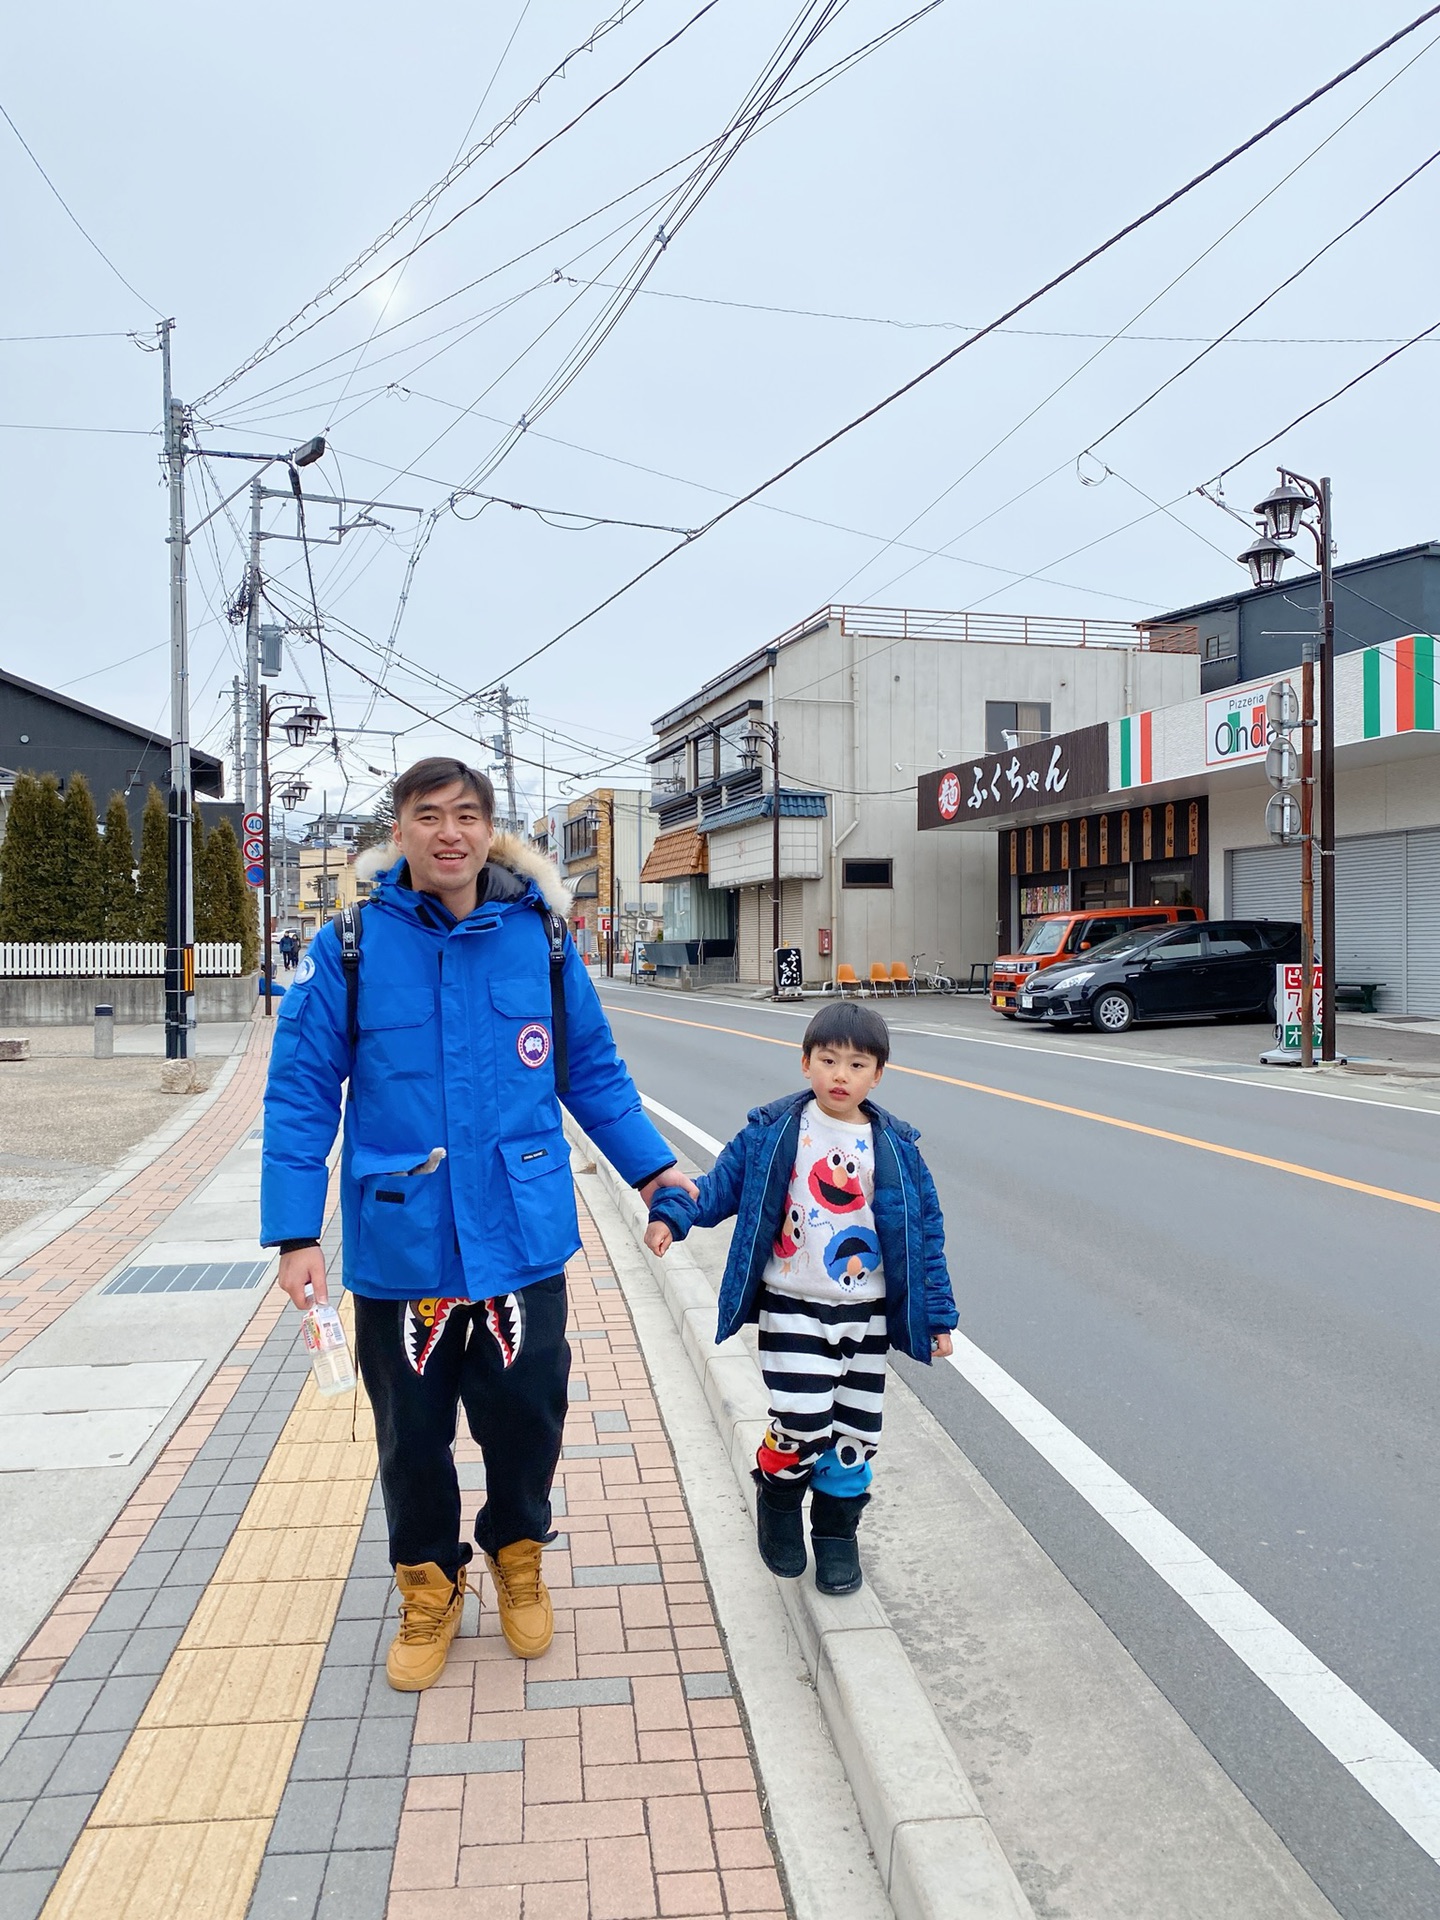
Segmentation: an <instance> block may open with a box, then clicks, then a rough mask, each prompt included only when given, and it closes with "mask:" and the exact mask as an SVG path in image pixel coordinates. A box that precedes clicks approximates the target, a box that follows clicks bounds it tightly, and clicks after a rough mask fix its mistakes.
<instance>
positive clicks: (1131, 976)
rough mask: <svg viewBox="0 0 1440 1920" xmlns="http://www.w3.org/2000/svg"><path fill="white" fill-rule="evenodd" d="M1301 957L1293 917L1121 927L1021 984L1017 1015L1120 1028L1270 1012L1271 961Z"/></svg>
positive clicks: (1272, 993)
mask: <svg viewBox="0 0 1440 1920" xmlns="http://www.w3.org/2000/svg"><path fill="white" fill-rule="evenodd" d="M1299 959H1300V927H1299V923H1298V922H1297V921H1291V920H1196V921H1194V922H1192V923H1191V924H1190V925H1188V926H1181V927H1166V928H1164V929H1163V930H1161V931H1160V932H1151V931H1149V930H1148V929H1146V930H1138V931H1136V932H1133V933H1122V934H1121V935H1120V936H1119V937H1118V938H1117V939H1114V940H1107V941H1105V942H1104V944H1103V945H1102V946H1098V947H1092V948H1091V949H1090V951H1089V952H1088V953H1087V954H1085V955H1084V956H1083V959H1082V960H1081V961H1080V962H1079V964H1077V965H1075V966H1065V965H1063V964H1062V965H1060V966H1058V967H1048V968H1046V970H1045V971H1044V972H1043V973H1040V974H1037V975H1036V976H1035V978H1034V981H1033V983H1031V982H1027V983H1026V985H1025V986H1024V987H1023V988H1022V990H1021V993H1020V998H1019V1003H1018V1005H1017V1006H1016V1008H1015V1014H1016V1018H1017V1019H1020V1020H1040V1021H1044V1023H1045V1024H1046V1025H1047V1026H1052V1027H1073V1026H1076V1025H1079V1024H1080V1023H1081V1022H1084V1023H1086V1024H1088V1025H1090V1026H1094V1027H1098V1028H1099V1029H1100V1031H1101V1032H1102V1033H1124V1032H1125V1030H1126V1028H1127V1027H1131V1026H1133V1025H1134V1024H1135V1022H1136V1021H1137V1020H1194V1019H1205V1018H1211V1019H1215V1018H1219V1017H1220V1016H1221V1015H1223V1014H1235V1015H1241V1016H1243V1015H1246V1014H1249V1015H1252V1016H1253V1017H1254V1018H1256V1019H1260V1018H1262V1017H1264V1018H1268V1019H1271V1020H1273V1019H1274V1017H1275V969H1276V967H1277V966H1281V965H1284V964H1286V963H1292V964H1294V963H1298V961H1299Z"/></svg>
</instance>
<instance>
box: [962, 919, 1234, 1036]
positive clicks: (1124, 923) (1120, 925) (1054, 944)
mask: <svg viewBox="0 0 1440 1920" xmlns="http://www.w3.org/2000/svg"><path fill="white" fill-rule="evenodd" d="M1203 918H1204V915H1203V914H1202V913H1201V912H1200V910H1199V908H1198V907H1092V908H1091V909H1090V910H1089V912H1087V913H1047V914H1046V915H1045V918H1044V919H1043V920H1037V921H1036V922H1035V925H1034V926H1033V927H1032V928H1031V929H1030V931H1029V933H1027V934H1026V936H1025V943H1024V945H1023V946H1022V947H1021V949H1020V951H1019V952H1018V953H1002V954H1001V956H1000V958H999V959H998V960H997V961H996V962H995V964H994V966H993V967H992V968H991V969H990V1004H991V1006H992V1007H994V1009H995V1011H996V1012H997V1013H1002V1014H1004V1016H1005V1018H1006V1019H1007V1020H1013V1019H1014V1018H1015V1007H1016V1004H1017V1002H1018V1000H1019V997H1020V989H1021V987H1022V986H1023V984H1024V983H1025V981H1026V980H1027V979H1028V978H1029V977H1030V975H1031V974H1032V973H1039V972H1041V971H1042V970H1043V969H1044V968H1046V967H1054V966H1058V965H1059V964H1060V962H1061V961H1062V960H1073V959H1074V957H1075V955H1076V954H1077V953H1086V952H1088V951H1089V950H1090V949H1091V948H1092V947H1098V946H1099V945H1100V943H1101V942H1102V941H1104V940H1112V939H1114V938H1115V936H1116V935H1117V934H1121V933H1132V932H1135V931H1137V930H1145V929H1148V928H1151V927H1162V926H1165V927H1168V926H1174V924H1175V922H1176V921H1177V920H1201V919H1203Z"/></svg>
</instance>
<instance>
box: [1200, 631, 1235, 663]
mask: <svg viewBox="0 0 1440 1920" xmlns="http://www.w3.org/2000/svg"><path fill="white" fill-rule="evenodd" d="M1236 650H1237V649H1236V641H1235V636H1234V634H1232V633H1207V634H1204V635H1202V637H1201V640H1200V658H1201V659H1202V660H1233V659H1234V658H1235V654H1236Z"/></svg>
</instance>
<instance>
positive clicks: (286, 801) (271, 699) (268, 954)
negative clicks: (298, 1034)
mask: <svg viewBox="0 0 1440 1920" xmlns="http://www.w3.org/2000/svg"><path fill="white" fill-rule="evenodd" d="M301 451H302V452H303V451H304V449H303V448H302V449H301ZM277 724H278V726H279V728H280V731H281V732H282V733H283V734H284V735H285V738H286V740H287V741H288V742H289V743H290V745H291V746H292V747H303V746H304V745H305V742H306V741H307V740H313V739H314V738H315V736H316V734H317V733H318V732H319V731H320V729H321V727H323V726H324V724H325V715H324V714H323V713H322V712H321V711H320V709H319V707H317V706H316V704H315V702H314V701H313V700H312V699H311V698H310V696H309V695H308V694H298V693H282V694H280V695H278V696H276V695H272V694H271V692H270V689H269V688H268V687H261V689H260V804H261V808H262V810H263V812H264V816H265V826H264V834H265V884H264V891H265V954H264V961H263V965H264V968H265V1018H266V1019H267V1020H268V1019H269V1018H270V1016H271V1012H272V987H273V972H272V961H273V953H272V945H273V941H274V935H275V902H274V898H273V894H272V888H271V873H270V801H271V779H270V734H271V730H272V728H273V727H275V726H276V725H277ZM282 778H283V779H284V780H285V782H286V785H285V787H284V790H283V791H282V792H281V794H280V804H281V805H282V806H284V807H289V806H290V805H292V804H293V803H298V802H299V801H301V800H303V799H304V798H305V796H306V794H307V793H308V792H309V791H310V787H309V784H308V782H306V781H304V780H301V779H299V778H298V777H297V776H296V775H294V774H287V775H279V774H277V775H276V782H277V783H278V782H279V780H280V779H282Z"/></svg>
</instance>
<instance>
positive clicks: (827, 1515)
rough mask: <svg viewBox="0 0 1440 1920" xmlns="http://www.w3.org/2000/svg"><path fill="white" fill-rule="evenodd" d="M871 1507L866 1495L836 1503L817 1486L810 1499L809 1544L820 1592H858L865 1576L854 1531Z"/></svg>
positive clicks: (832, 1495)
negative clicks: (812, 1549) (813, 1556)
mask: <svg viewBox="0 0 1440 1920" xmlns="http://www.w3.org/2000/svg"><path fill="white" fill-rule="evenodd" d="M869 1504H870V1496H869V1494H868V1493H857V1494H855V1495H854V1496H853V1498H851V1499H849V1500H838V1499H837V1498H836V1497H835V1495H834V1494H833V1493H821V1491H820V1489H819V1488H818V1487H817V1488H816V1489H815V1491H814V1492H813V1493H812V1494H811V1496H810V1544H811V1546H812V1547H813V1548H814V1549H815V1585H816V1587H817V1588H818V1589H819V1591H820V1592H821V1593H858V1592H859V1591H860V1588H861V1587H862V1586H863V1585H864V1581H865V1576H864V1575H863V1574H862V1573H861V1571H860V1549H859V1548H858V1547H857V1546H856V1544H855V1529H856V1528H857V1527H858V1526H859V1524H860V1516H861V1514H862V1513H863V1512H864V1511H865V1509H866V1507H868V1506H869Z"/></svg>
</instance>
